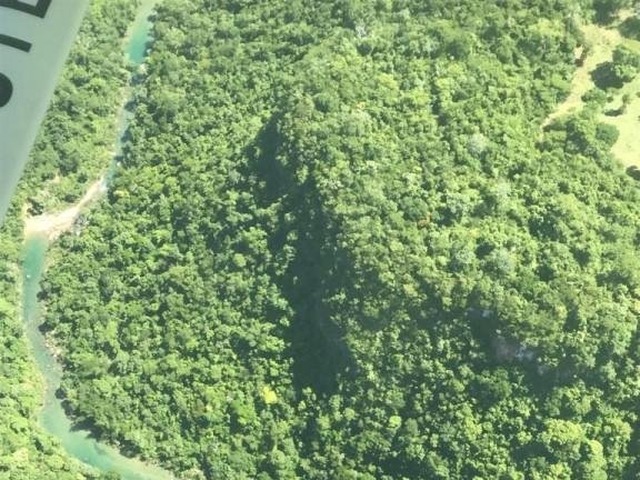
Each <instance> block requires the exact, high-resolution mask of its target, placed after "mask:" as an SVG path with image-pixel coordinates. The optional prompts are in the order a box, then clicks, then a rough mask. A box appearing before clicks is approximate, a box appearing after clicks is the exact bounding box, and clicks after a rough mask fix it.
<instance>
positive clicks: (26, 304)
mask: <svg viewBox="0 0 640 480" xmlns="http://www.w3.org/2000/svg"><path fill="white" fill-rule="evenodd" d="M154 3H155V2H154V0H144V1H143V3H142V6H141V7H140V10H139V12H138V15H137V18H136V21H135V23H134V24H133V26H132V28H131V31H130V34H129V37H128V42H127V45H126V52H125V53H126V55H127V56H128V58H129V60H130V61H131V62H132V63H134V64H136V65H140V64H142V62H143V61H144V58H145V54H146V45H147V43H148V41H149V39H150V30H151V23H150V20H149V18H148V17H149V14H150V13H151V11H152V9H153V5H154ZM128 118H129V116H128V115H127V113H126V112H125V111H124V110H123V112H122V113H121V120H122V121H121V122H120V128H119V129H120V130H121V131H120V132H119V135H122V133H123V132H124V130H125V129H126V125H127V121H128ZM47 247H48V241H47V239H46V238H45V237H39V236H32V237H29V238H27V240H26V243H25V247H24V257H23V258H24V260H23V318H24V324H25V331H26V335H27V338H28V340H29V342H30V344H31V347H32V351H33V355H34V357H35V360H36V363H37V365H38V368H39V370H40V372H41V373H42V375H43V378H44V380H45V384H46V392H45V395H44V405H43V408H42V410H41V411H40V414H39V420H40V423H41V425H42V426H43V427H44V429H45V430H46V431H47V432H49V433H50V434H51V435H53V436H54V437H55V438H57V439H58V441H59V442H60V443H61V444H62V446H63V448H64V449H65V450H66V452H67V453H68V454H69V455H70V456H72V457H74V458H76V459H78V460H79V461H81V462H82V463H84V464H86V465H88V466H89V467H91V468H93V469H97V470H99V471H102V472H114V473H116V474H118V475H120V477H121V478H122V479H123V480H169V479H172V478H173V477H172V476H171V475H170V474H169V473H168V472H166V471H164V470H162V469H160V468H158V467H155V466H153V465H149V464H146V463H144V462H141V461H140V460H137V459H132V458H128V457H125V456H123V455H121V454H120V453H119V452H118V451H117V450H116V449H114V448H112V447H109V446H107V445H105V444H102V443H100V442H98V441H96V440H95V439H94V438H92V436H91V433H90V432H89V431H86V430H80V429H77V428H74V425H73V423H72V422H71V420H70V419H69V418H68V417H67V416H66V414H65V412H64V409H63V407H62V402H61V400H60V399H58V398H56V390H57V389H58V388H59V386H60V381H61V379H62V368H61V366H60V365H59V364H58V363H57V361H56V360H55V358H54V357H53V356H52V354H51V352H50V351H49V349H48V348H47V345H46V343H45V339H44V337H43V335H42V333H41V332H40V330H39V325H40V323H41V318H40V306H39V303H38V291H39V289H40V279H41V277H42V273H43V271H44V266H45V261H46V255H47Z"/></svg>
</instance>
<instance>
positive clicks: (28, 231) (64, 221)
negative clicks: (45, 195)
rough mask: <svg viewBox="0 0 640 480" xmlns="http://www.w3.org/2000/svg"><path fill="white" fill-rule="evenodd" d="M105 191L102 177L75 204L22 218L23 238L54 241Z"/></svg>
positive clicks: (105, 186)
mask: <svg viewBox="0 0 640 480" xmlns="http://www.w3.org/2000/svg"><path fill="white" fill-rule="evenodd" d="M106 191H107V185H106V182H105V179H104V177H102V178H100V179H99V180H97V181H95V182H94V183H93V184H91V186H90V187H89V188H88V189H87V191H86V192H85V194H84V196H83V197H82V198H81V199H80V200H79V201H78V202H77V203H76V204H74V205H72V206H70V207H68V208H66V209H64V210H62V211H60V212H55V213H44V214H42V215H37V216H34V217H26V218H25V220H24V236H25V238H27V239H28V238H31V237H33V236H43V237H46V238H47V239H48V240H49V241H50V242H52V241H54V240H55V239H56V238H58V237H59V236H60V235H61V234H63V233H64V232H66V231H68V230H70V229H71V228H72V227H73V225H74V223H75V222H76V220H77V219H78V217H79V216H80V213H81V212H82V211H83V210H84V209H85V208H86V207H87V206H88V205H89V204H91V203H92V202H93V201H95V200H96V199H97V198H98V197H100V196H101V195H102V194H103V193H105V192H106ZM24 210H26V209H24ZM24 210H23V211H24Z"/></svg>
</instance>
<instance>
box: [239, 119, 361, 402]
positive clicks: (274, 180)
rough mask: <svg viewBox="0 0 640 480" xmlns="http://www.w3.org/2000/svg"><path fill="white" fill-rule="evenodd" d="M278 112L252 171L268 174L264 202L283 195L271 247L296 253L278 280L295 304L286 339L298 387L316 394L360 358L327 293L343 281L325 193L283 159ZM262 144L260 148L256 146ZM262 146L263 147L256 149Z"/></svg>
mask: <svg viewBox="0 0 640 480" xmlns="http://www.w3.org/2000/svg"><path fill="white" fill-rule="evenodd" d="M278 119H279V118H278V116H274V117H273V118H272V119H271V121H270V122H269V123H268V124H267V125H266V126H265V127H264V128H263V129H262V131H261V132H260V134H259V135H258V137H257V139H256V142H255V144H254V145H253V147H254V148H252V149H251V151H252V152H254V153H248V155H249V158H250V168H251V171H252V173H253V174H254V175H255V174H257V175H258V177H259V179H260V180H262V185H263V186H262V187H261V188H260V189H259V191H257V192H255V195H256V198H257V199H258V202H259V203H261V204H262V205H264V206H266V205H270V204H272V203H273V202H274V201H277V200H279V201H280V202H282V205H283V209H282V210H283V212H286V213H287V214H288V215H289V216H290V217H291V218H290V219H289V220H285V219H284V218H283V217H284V215H283V214H281V218H280V222H279V225H278V227H277V228H276V230H275V231H273V232H270V249H271V251H272V252H273V253H274V255H277V254H278V252H280V251H282V249H283V248H284V247H285V246H286V247H287V248H293V250H294V251H295V256H294V258H293V260H292V261H291V262H290V264H289V265H288V266H287V269H286V271H285V273H284V274H283V275H280V276H279V277H278V278H277V279H276V281H277V283H278V285H279V287H280V289H281V291H282V292H283V294H284V296H285V297H286V298H287V300H288V302H289V305H291V307H292V308H293V310H294V316H293V321H292V323H291V325H290V327H289V329H288V331H287V338H286V339H285V340H286V341H287V342H288V345H289V352H288V353H289V355H290V358H291V359H292V360H293V376H294V378H293V381H294V385H295V386H296V388H297V389H299V390H300V389H303V388H306V387H311V388H312V389H313V390H314V391H315V393H316V394H319V395H330V394H332V393H334V392H335V391H336V389H337V387H338V380H339V378H340V377H341V376H343V377H344V376H349V375H353V374H354V373H355V371H356V368H355V361H354V359H353V356H352V354H351V352H350V351H349V348H348V346H347V344H346V342H345V340H344V332H343V331H342V330H341V329H340V328H339V326H338V325H336V323H335V322H333V321H332V320H331V315H330V312H329V309H328V308H327V305H326V304H325V301H324V294H325V293H326V292H327V290H328V289H329V288H330V286H331V285H334V284H335V282H338V281H339V279H338V278H336V274H335V267H334V265H335V264H336V258H335V254H334V253H328V250H329V249H328V248H327V247H328V246H331V245H334V244H335V239H334V234H333V233H332V232H331V230H330V229H329V228H327V221H326V217H325V214H324V212H323V208H322V205H321V204H320V201H319V196H318V195H317V193H316V190H315V186H314V185H313V182H312V181H306V182H304V183H303V184H299V182H298V181H297V180H296V179H295V177H294V172H292V170H291V169H288V168H286V167H285V166H283V163H282V162H279V161H278V160H277V156H278V155H279V153H280V152H279V146H280V140H281V139H280V136H279V134H278ZM255 147H257V148H255ZM255 152H258V153H255Z"/></svg>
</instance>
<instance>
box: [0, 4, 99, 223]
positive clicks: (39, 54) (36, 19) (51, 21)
mask: <svg viewBox="0 0 640 480" xmlns="http://www.w3.org/2000/svg"><path fill="white" fill-rule="evenodd" d="M88 4H89V0H0V225H1V224H2V222H3V220H4V216H5V214H6V211H7V208H8V205H9V202H10V200H11V195H12V194H13V192H14V190H15V187H16V184H17V183H18V180H19V178H20V174H21V173H22V171H23V169H24V165H25V163H26V161H27V158H28V156H29V151H30V149H31V146H32V145H33V142H34V140H35V138H36V134H37V133H38V127H39V126H40V123H41V122H42V119H43V118H44V114H45V112H46V109H47V105H48V104H49V101H50V99H51V96H52V94H53V90H54V88H55V85H56V82H57V80H58V76H59V74H60V70H61V69H62V66H63V64H64V61H65V59H66V58H67V55H68V53H69V50H70V48H71V45H72V43H73V40H74V38H75V36H76V34H77V32H78V28H79V27H80V21H81V19H82V16H83V14H84V12H85V10H86V7H87V6H88Z"/></svg>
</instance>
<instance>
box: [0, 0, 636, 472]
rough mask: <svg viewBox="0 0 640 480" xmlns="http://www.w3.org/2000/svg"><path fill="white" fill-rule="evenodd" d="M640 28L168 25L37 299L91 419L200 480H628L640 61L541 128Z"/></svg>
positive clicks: (469, 3)
mask: <svg viewBox="0 0 640 480" xmlns="http://www.w3.org/2000/svg"><path fill="white" fill-rule="evenodd" d="M630 6H631V2H625V1H620V0H597V1H595V2H593V3H592V2H589V1H582V2H575V1H569V0H535V1H531V2H526V5H525V4H524V3H523V2H515V1H510V0H494V1H489V2H486V1H483V2H480V1H476V0H456V1H453V2H452V1H447V2H444V1H428V2H426V1H418V0H377V1H357V0H332V1H324V2H316V1H308V0H293V1H291V0H290V1H250V0H242V1H241V0H190V1H186V0H165V1H163V2H161V3H159V5H158V6H157V12H156V15H155V20H154V31H153V37H154V41H153V45H152V48H151V51H150V55H149V57H148V59H147V62H146V66H145V70H144V74H143V78H142V79H141V81H140V83H139V84H138V85H137V87H136V91H135V101H134V105H133V108H134V112H135V113H134V119H133V121H132V124H131V126H130V129H129V132H128V134H127V135H128V136H127V138H128V143H127V145H126V148H125V151H124V155H123V159H122V165H121V167H120V168H119V169H118V170H117V173H116V176H115V178H114V181H113V185H112V186H111V189H110V192H109V194H108V198H106V199H105V201H104V202H102V203H101V205H100V206H99V207H98V208H95V209H93V210H92V211H91V212H90V213H89V214H88V215H87V217H86V218H85V219H83V221H82V225H83V227H82V231H81V232H80V234H79V235H68V236H65V237H63V238H62V239H61V241H60V243H59V245H58V246H57V247H56V248H57V250H56V252H55V257H54V259H55V261H54V262H53V265H52V267H51V268H50V270H49V272H48V274H47V277H46V279H45V281H44V283H43V294H42V297H43V300H44V302H45V304H46V308H47V315H46V325H45V326H46V328H47V329H48V330H50V334H51V335H53V337H54V338H55V340H56V342H57V343H58V344H59V345H60V346H61V348H62V349H63V352H64V354H63V357H64V363H65V366H66V368H67V370H66V376H65V380H64V394H65V396H66V398H67V400H68V403H69V406H70V408H71V409H72V410H73V412H74V415H75V416H76V417H77V419H78V420H79V421H89V422H91V423H93V424H94V425H95V426H96V431H97V433H98V434H99V435H100V436H101V437H102V438H105V439H107V440H110V441H113V442H114V443H117V444H119V445H120V446H122V447H124V449H125V450H126V451H127V452H130V453H132V454H139V455H141V456H143V457H145V458H151V459H154V460H158V461H160V462H162V463H163V464H164V465H166V466H167V467H168V468H170V469H172V470H173V471H175V472H176V474H178V475H179V476H180V477H181V478H186V479H229V478H233V479H236V478H237V479H250V478H251V479H253V478H256V479H260V480H267V479H295V478H309V479H318V480H320V479H342V480H373V479H386V480H404V479H417V478H424V479H443V480H444V479H505V480H506V479H512V480H516V479H518V480H522V479H525V478H526V479H534V480H537V479H539V480H542V479H584V480H587V479H588V480H603V479H607V478H610V479H623V478H629V479H631V478H636V475H637V474H638V472H639V471H640V465H638V460H637V459H638V454H639V453H640V452H639V447H640V445H639V444H638V441H639V439H640V438H639V435H638V433H639V432H640V430H639V428H640V425H638V415H637V413H636V412H637V405H638V402H639V401H640V398H639V397H640V383H639V380H638V378H639V376H638V373H639V370H640V350H639V349H638V345H639V343H638V321H637V319H638V314H639V313H640V270H639V267H640V261H639V260H638V253H639V252H638V249H639V245H640V237H639V236H638V230H637V228H638V227H637V225H638V221H639V219H640V218H639V217H640V215H639V213H640V211H639V208H640V207H639V203H638V201H639V200H640V195H639V192H638V186H637V183H634V180H633V179H631V178H630V177H629V176H628V175H626V174H625V172H624V169H623V168H622V167H621V166H620V165H618V163H617V162H616V160H615V159H614V158H613V157H612V155H611V153H610V149H611V147H612V145H613V144H614V143H615V141H616V139H617V130H616V129H615V127H613V126H611V125H607V124H604V123H601V122H600V121H599V115H600V113H601V110H602V107H603V100H602V96H604V97H605V98H606V96H607V95H613V94H614V92H615V91H616V89H619V88H620V87H621V86H622V85H624V84H626V83H628V82H630V81H632V80H633V79H634V78H635V77H636V75H637V74H638V69H640V61H638V56H637V52H634V51H632V50H629V49H626V48H623V47H620V48H618V49H616V51H615V52H614V55H613V57H612V59H611V62H610V63H609V64H607V65H605V66H603V68H605V69H606V72H605V73H606V75H601V76H600V77H598V82H596V83H597V85H598V87H599V89H598V90H594V91H591V92H589V94H588V95H586V96H585V98H584V100H585V107H584V108H583V109H582V110H580V111H577V112H574V113H573V114H571V115H569V116H565V117H561V118H559V119H556V120H555V121H553V122H552V123H551V124H549V125H547V126H546V127H545V128H544V129H542V127H541V125H543V124H544V122H545V119H546V118H547V117H548V116H549V114H550V113H551V112H552V111H553V110H554V109H555V108H556V106H557V104H558V103H560V102H561V101H562V100H563V99H564V98H565V97H566V96H567V95H568V93H569V88H570V82H571V78H572V74H573V72H574V70H575V60H576V59H575V52H574V51H575V49H576V47H579V46H581V45H583V44H585V43H586V42H587V40H588V39H585V38H583V35H582V32H581V30H580V25H581V23H582V22H587V21H598V22H603V23H607V22H612V21H613V20H614V19H615V18H616V14H617V12H618V11H619V10H620V9H622V8H626V7H630ZM627 25H628V23H627ZM87 48H88V47H87ZM89 51H90V49H89ZM80 63H81V62H80ZM78 68H80V67H78ZM87 81H89V82H90V83H95V82H97V80H87ZM594 81H595V80H594ZM76 82H78V83H79V84H80V85H82V84H83V80H82V79H77V80H76ZM72 84H73V82H72V83H71V84H68V88H69V89H71V91H73V88H72ZM99 87H100V82H98V84H97V85H95V88H99ZM64 91H65V89H62V92H64ZM60 95H63V93H61V94H60ZM66 101H69V102H71V101H80V104H79V105H80V106H83V107H86V108H88V109H90V110H91V111H95V112H96V118H98V117H100V116H101V114H100V112H99V111H98V110H95V109H97V108H99V107H101V104H100V102H97V101H96V99H95V98H91V96H88V97H87V98H86V99H85V100H82V99H80V100H78V96H76V95H69V96H68V97H64V96H60V97H59V99H58V103H57V104H55V106H56V107H57V108H59V115H65V114H67V113H69V111H70V109H65V108H62V105H63V104H64V102H66ZM85 102H86V103H87V105H86V106H85ZM112 103H113V102H112ZM92 109H93V110H92ZM71 113H72V115H71V116H76V115H77V113H74V112H71ZM83 118H85V117H83ZM85 121H86V122H91V119H86V118H85ZM51 122H54V120H53V119H52V120H51ZM54 123H55V122H54ZM63 123H64V124H67V123H70V122H69V121H67V120H65V121H64V122H63ZM54 127H55V125H51V124H48V126H47V128H48V130H49V131H51V132H53V131H55V128H54ZM74 128H75V127H74ZM77 128H80V127H77ZM46 131H47V129H45V132H46ZM60 135H62V133H61V134H60ZM77 141H78V140H77V137H75V136H73V134H72V133H71V134H70V135H69V138H67V137H66V136H63V137H61V138H58V137H56V138H53V139H52V140H51V142H50V143H49V142H48V140H46V139H45V140H43V141H42V142H41V143H40V144H39V147H38V149H39V151H40V152H41V153H42V152H44V153H47V155H50V156H52V157H55V158H57V159H58V160H56V161H53V160H50V159H49V160H47V159H45V160H42V164H41V165H40V166H39V167H37V169H36V172H41V173H40V175H41V176H50V173H49V172H50V171H56V170H59V171H60V172H61V174H62V176H63V177H64V178H70V177H69V176H70V175H76V176H77V175H81V172H82V167H81V164H80V163H81V162H78V163H77V164H76V163H74V160H73V159H74V158H77V159H81V158H82V155H81V153H82V148H80V147H77V148H76V147H73V146H72V145H71V143H74V142H77ZM72 147H73V148H72ZM98 147H99V144H98ZM74 148H75V149H74ZM54 149H57V150H54ZM44 153H43V154H44ZM70 154H73V155H76V154H77V155H76V156H73V155H70ZM639 160H640V159H639ZM92 165H93V164H92ZM78 179H79V180H80V181H82V178H79V177H75V179H74V181H77V180H78ZM43 202H44V200H43V199H42V198H39V197H37V196H32V198H31V205H32V208H37V203H40V204H42V203H43ZM0 307H2V305H0ZM0 314H2V309H1V308H0Z"/></svg>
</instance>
